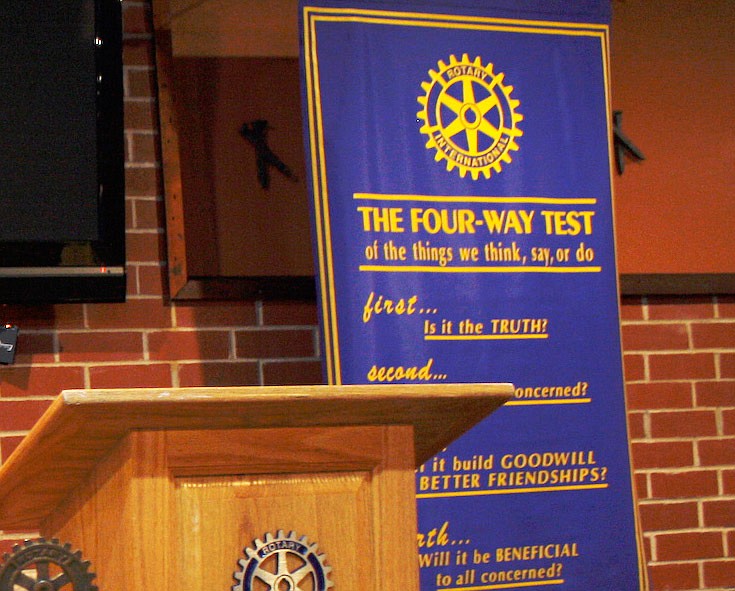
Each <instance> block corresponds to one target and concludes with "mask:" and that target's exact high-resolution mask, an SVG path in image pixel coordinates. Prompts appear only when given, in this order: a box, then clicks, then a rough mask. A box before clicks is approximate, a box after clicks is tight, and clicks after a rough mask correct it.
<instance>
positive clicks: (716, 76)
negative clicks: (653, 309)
mask: <svg viewBox="0 0 735 591" xmlns="http://www.w3.org/2000/svg"><path fill="white" fill-rule="evenodd" d="M612 6H613V23H612V42H611V54H612V55H611V64H612V105H613V109H615V110H620V111H622V112H623V131H624V132H625V134H626V135H627V136H628V137H630V138H631V139H632V140H633V143H634V144H635V145H636V146H637V147H638V148H640V150H641V151H642V152H643V154H644V155H645V157H646V159H645V161H643V162H637V163H634V162H632V161H631V162H628V163H627V165H626V168H625V172H624V174H623V175H622V176H620V177H617V178H616V183H615V198H616V218H617V235H618V265H619V271H620V272H621V273H644V274H648V273H735V257H733V256H732V252H733V249H735V199H733V194H732V189H733V184H734V183H733V181H735V125H733V120H734V118H733V114H732V102H733V96H735V43H733V34H734V33H735V2H733V1H732V0H706V1H704V2H703V1H701V0H669V1H667V2H652V1H650V0H615V1H613V3H612Z"/></svg>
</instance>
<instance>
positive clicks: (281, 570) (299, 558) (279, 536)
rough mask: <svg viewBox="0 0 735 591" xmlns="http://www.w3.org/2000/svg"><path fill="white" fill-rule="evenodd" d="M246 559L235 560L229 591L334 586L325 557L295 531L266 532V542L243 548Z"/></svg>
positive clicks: (322, 590)
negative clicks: (233, 583)
mask: <svg viewBox="0 0 735 591" xmlns="http://www.w3.org/2000/svg"><path fill="white" fill-rule="evenodd" d="M245 556H246V558H243V559H240V560H238V564H239V565H240V567H241V569H240V570H239V571H236V572H235V574H234V575H233V576H234V578H235V580H236V581H237V584H235V585H233V587H232V591H327V589H328V588H329V587H331V586H332V585H333V583H332V582H331V581H330V580H329V573H330V571H331V570H332V569H331V568H330V567H328V566H326V565H325V564H324V559H325V556H324V554H318V553H317V545H316V544H310V543H309V542H308V541H307V539H306V536H301V537H300V538H297V537H296V534H295V533H294V532H291V533H289V534H288V535H284V534H283V530H278V532H277V533H276V535H275V537H274V536H273V534H271V533H267V534H265V541H262V540H259V539H256V540H255V542H254V547H252V548H249V547H248V548H245Z"/></svg>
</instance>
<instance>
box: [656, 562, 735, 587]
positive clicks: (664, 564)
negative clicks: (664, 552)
mask: <svg viewBox="0 0 735 591" xmlns="http://www.w3.org/2000/svg"><path fill="white" fill-rule="evenodd" d="M731 561H735V557H730V556H725V557H722V556H720V557H716V558H682V559H681V560H654V559H653V558H652V559H651V560H649V561H648V565H649V566H673V565H676V564H682V563H686V564H697V563H700V562H725V563H727V562H731ZM699 589H706V590H707V591H709V590H710V589H723V590H728V589H732V587H729V588H728V587H699ZM695 591H696V590H695Z"/></svg>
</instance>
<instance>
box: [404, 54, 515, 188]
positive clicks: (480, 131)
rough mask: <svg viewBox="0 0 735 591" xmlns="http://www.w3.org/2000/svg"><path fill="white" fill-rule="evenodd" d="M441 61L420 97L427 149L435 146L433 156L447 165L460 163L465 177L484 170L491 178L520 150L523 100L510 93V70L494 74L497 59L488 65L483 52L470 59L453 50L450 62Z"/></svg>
mask: <svg viewBox="0 0 735 591" xmlns="http://www.w3.org/2000/svg"><path fill="white" fill-rule="evenodd" d="M437 65H438V70H429V77H430V80H429V81H428V82H422V83H421V88H422V89H423V90H424V92H425V94H424V95H422V96H419V97H418V102H419V104H420V105H421V109H420V110H419V111H418V113H416V116H417V117H418V120H419V121H420V122H422V126H421V129H420V131H421V133H423V134H425V135H427V136H428V138H429V139H428V141H427V142H426V148H427V149H429V150H431V149H434V150H436V153H435V155H434V160H436V161H437V162H439V161H441V160H446V165H447V170H448V171H452V170H454V169H455V168H456V169H457V170H458V172H459V176H460V177H462V178H464V177H465V176H467V173H468V172H469V173H470V175H471V176H472V179H473V180H477V179H478V178H479V177H480V173H482V175H483V176H484V177H485V178H486V179H489V178H490V176H491V175H492V172H493V171H494V172H495V173H499V172H500V171H501V169H502V166H503V163H506V164H507V163H510V162H511V156H510V152H513V151H516V150H518V144H517V143H516V138H518V137H520V136H522V135H523V132H522V131H521V129H520V128H519V127H518V124H519V123H520V122H521V121H523V115H521V114H520V113H519V112H518V107H519V106H520V104H521V103H520V101H518V100H515V99H513V98H512V97H511V94H512V92H513V87H512V86H506V85H504V84H503V81H504V79H505V75H504V74H502V73H498V74H495V73H494V72H493V64H491V63H488V64H486V65H483V63H482V60H481V59H480V57H476V58H475V59H474V61H470V58H469V56H468V55H467V54H464V55H463V56H462V59H461V60H459V61H458V60H457V58H456V57H455V56H453V55H452V56H450V57H449V64H445V63H444V62H443V61H441V60H440V61H439V62H438V64H437Z"/></svg>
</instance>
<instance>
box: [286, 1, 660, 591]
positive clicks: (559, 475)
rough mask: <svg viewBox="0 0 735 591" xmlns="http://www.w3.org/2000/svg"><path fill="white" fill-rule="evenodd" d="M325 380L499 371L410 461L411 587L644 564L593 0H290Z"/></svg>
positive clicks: (611, 571)
mask: <svg viewBox="0 0 735 591" xmlns="http://www.w3.org/2000/svg"><path fill="white" fill-rule="evenodd" d="M300 15H301V20H302V28H301V30H302V65H303V93H304V117H305V123H306V125H305V135H306V144H307V155H308V159H309V162H308V170H309V174H310V178H309V185H310V188H311V193H312V214H313V227H314V238H315V240H314V244H315V253H316V263H317V271H318V290H319V296H320V297H319V307H320V315H321V326H322V344H323V348H324V359H325V372H326V375H327V379H328V382H329V383H331V384H373V383H402V382H403V383H405V382H414V383H438V382H512V383H513V384H514V385H515V388H516V390H515V397H514V399H513V400H511V401H510V402H509V403H508V404H506V405H505V407H504V408H502V409H501V410H500V411H498V412H497V413H495V414H494V415H493V416H491V417H489V418H488V419H487V420H486V421H484V422H483V423H482V424H480V425H478V426H477V427H475V428H474V429H473V430H471V431H470V432H469V433H467V434H466V435H465V436H463V437H462V438H461V439H460V440H458V441H456V442H455V443H453V444H452V445H451V446H450V447H448V448H447V449H445V450H443V451H442V452H441V453H440V454H438V455H437V456H435V457H434V458H432V460H430V461H429V462H427V463H426V464H425V465H423V466H422V467H421V468H420V469H419V470H418V471H417V474H416V496H417V502H418V511H419V532H418V533H419V535H418V541H419V551H420V569H421V585H422V589H423V590H424V591H433V590H437V591H438V590H442V591H449V590H456V591H462V590H464V591H470V590H472V591H475V590H481V589H482V590H484V589H519V588H524V589H526V588H528V589H537V588H539V589H540V588H542V587H543V588H546V587H548V586H553V587H557V588H559V589H560V591H589V589H611V590H616V591H625V590H630V591H632V590H637V589H642V588H644V587H645V573H644V568H643V560H642V556H641V554H642V553H641V550H640V548H639V544H638V536H637V533H636V532H637V526H636V516H635V509H634V503H633V490H632V482H631V468H630V460H629V444H628V437H627V428H626V414H625V400H624V392H623V374H622V360H621V359H622V358H621V346H620V333H619V312H618V290H617V273H616V268H615V249H614V234H613V217H612V216H613V213H612V187H611V164H612V158H611V149H610V147H611V127H610V123H611V113H610V108H609V93H610V88H609V83H610V80H609V64H608V53H607V51H608V37H609V17H610V14H609V5H608V3H607V2H606V1H602V0H594V1H593V0H588V1H579V2H561V1H558V0H526V1H518V0H516V1H510V0H504V1H501V0H498V1H483V2H481V1H479V0H473V1H470V0H455V1H454V2H452V1H450V0H444V1H440V0H437V1H431V0H424V1H423V2H376V1H363V2H360V1H343V2H337V1H319V0H313V1H309V0H302V2H301V6H300Z"/></svg>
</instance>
